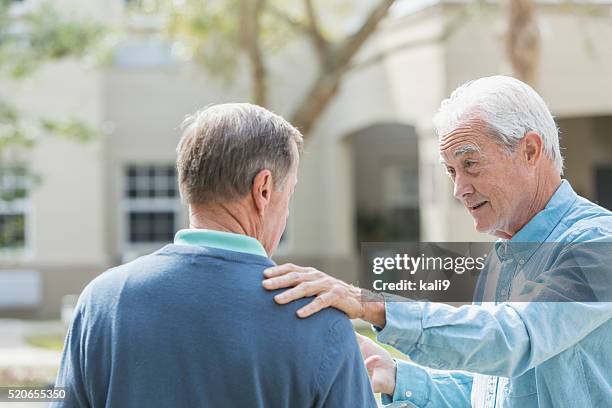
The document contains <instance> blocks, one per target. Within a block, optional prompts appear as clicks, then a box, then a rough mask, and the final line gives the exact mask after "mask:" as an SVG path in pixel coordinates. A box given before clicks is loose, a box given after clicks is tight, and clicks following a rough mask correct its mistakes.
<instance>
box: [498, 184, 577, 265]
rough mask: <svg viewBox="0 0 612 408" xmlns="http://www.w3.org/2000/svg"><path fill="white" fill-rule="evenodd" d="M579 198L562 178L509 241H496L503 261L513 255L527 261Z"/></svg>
mask: <svg viewBox="0 0 612 408" xmlns="http://www.w3.org/2000/svg"><path fill="white" fill-rule="evenodd" d="M577 198H578V195H577V194H576V193H575V192H574V190H573V189H572V186H571V185H570V183H569V182H568V181H567V180H562V181H561V184H560V185H559V187H558V188H557V190H556V191H555V193H554V194H553V195H552V197H551V198H550V200H548V203H547V204H546V207H544V209H543V210H542V211H540V212H539V213H537V214H536V215H535V216H534V217H533V218H532V219H531V220H530V221H529V222H528V223H527V224H525V225H524V226H523V228H521V229H520V230H519V231H518V232H517V233H516V234H515V235H514V236H513V237H512V238H511V239H510V240H509V241H507V240H498V241H497V242H496V243H495V251H496V252H497V255H498V256H499V258H500V260H502V261H503V260H505V259H508V258H509V257H510V256H513V257H515V258H517V257H520V258H521V259H522V260H523V261H524V262H525V261H526V260H527V259H528V258H529V257H531V255H532V254H533V252H534V251H535V250H536V249H537V248H538V247H539V245H535V244H537V243H539V244H541V243H542V242H545V241H546V239H547V238H548V237H549V235H550V234H551V233H552V231H553V229H554V228H555V227H556V226H557V225H558V224H559V222H560V221H561V219H562V218H563V216H564V215H565V213H567V211H568V210H569V208H570V207H571V206H572V205H573V204H574V202H575V201H576V199H577ZM508 244H510V245H508Z"/></svg>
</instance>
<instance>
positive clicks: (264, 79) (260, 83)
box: [240, 0, 268, 106]
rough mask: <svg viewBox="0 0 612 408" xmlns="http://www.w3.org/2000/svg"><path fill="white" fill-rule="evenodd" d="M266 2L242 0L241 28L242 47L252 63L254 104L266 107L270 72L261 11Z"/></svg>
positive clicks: (263, 0)
mask: <svg viewBox="0 0 612 408" xmlns="http://www.w3.org/2000/svg"><path fill="white" fill-rule="evenodd" d="M265 3H266V0H240V23H241V24H240V27H241V42H242V47H243V48H244V50H245V51H246V53H247V55H248V57H249V60H250V61H251V64H250V68H251V80H252V82H253V84H252V86H253V91H252V92H253V95H252V99H253V102H254V103H256V104H257V105H261V106H266V105H267V103H268V71H267V69H266V66H265V63H264V59H263V53H262V51H261V43H260V39H261V25H260V16H261V11H262V10H263V8H264V7H265Z"/></svg>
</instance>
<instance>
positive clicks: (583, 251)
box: [263, 76, 612, 408]
mask: <svg viewBox="0 0 612 408" xmlns="http://www.w3.org/2000/svg"><path fill="white" fill-rule="evenodd" d="M434 124H435V127H436V130H437V133H438V135H439V153H440V158H441V160H442V162H443V164H444V166H445V167H446V170H447V172H448V175H449V176H450V178H451V179H452V181H453V183H454V196H455V198H456V199H457V200H459V201H460V202H461V203H462V204H463V205H464V206H465V207H466V209H467V211H468V212H469V213H470V215H471V216H472V217H473V218H474V224H475V228H476V230H477V231H480V232H486V233H489V234H491V235H494V236H495V237H497V238H498V241H497V242H496V243H495V254H496V255H497V256H496V257H495V256H494V255H495V254H493V258H494V259H491V257H490V259H489V261H490V262H488V264H487V265H486V267H485V270H484V271H483V273H482V274H481V275H480V279H479V281H478V284H477V287H476V293H475V297H474V303H473V304H472V305H465V306H461V307H453V306H449V305H446V304H441V303H433V302H424V301H404V302H394V301H392V299H391V298H390V297H388V296H387V295H384V294H383V295H381V294H373V293H369V292H367V291H365V290H363V289H359V288H355V287H353V286H351V285H348V284H346V283H344V282H342V281H340V280H337V279H335V278H332V277H330V276H327V275H326V274H324V273H323V272H320V271H317V270H315V269H312V268H304V267H299V266H295V265H289V264H288V265H281V266H278V267H275V268H271V269H269V270H267V271H266V272H265V275H266V277H267V279H266V280H264V282H263V285H264V287H265V288H267V289H270V290H272V289H279V288H286V287H291V289H289V290H286V291H285V292H283V293H281V294H279V295H276V297H275V299H276V301H277V302H278V303H281V304H285V303H289V302H291V301H293V300H295V299H298V298H302V297H306V296H315V298H314V300H312V301H311V302H310V303H309V304H308V305H306V306H303V307H302V308H300V309H299V310H298V311H297V314H298V316H300V317H303V318H304V317H308V316H310V315H312V314H314V313H317V312H318V311H320V310H322V309H324V308H326V307H330V306H331V307H334V308H337V309H339V310H342V311H344V312H345V313H346V314H347V315H348V316H349V317H351V318H362V319H364V320H366V321H368V322H371V323H372V324H373V325H374V326H375V329H376V330H377V331H378V340H379V341H381V342H384V343H387V344H390V345H392V346H394V347H395V348H397V349H399V350H400V351H402V352H403V353H405V354H406V355H408V356H409V357H410V359H411V362H404V361H394V360H393V359H391V357H390V355H389V353H387V352H386V351H385V350H383V349H382V348H380V347H379V346H377V345H376V344H375V343H374V342H372V341H370V340H368V339H366V338H364V337H360V339H359V340H360V346H361V351H362V354H363V356H364V358H365V359H366V366H367V368H368V372H369V374H370V377H371V381H372V385H373V388H374V390H375V391H379V392H382V393H383V400H384V401H385V402H389V403H390V402H393V406H395V405H397V406H406V407H408V406H416V407H442V406H449V407H468V406H473V407H479V408H480V407H520V408H529V407H571V408H574V407H581V408H582V407H604V406H608V407H609V406H612V376H611V375H610V372H611V370H612V353H610V349H611V344H610V339H611V338H612V322H611V321H610V318H611V317H612V303H610V302H608V301H609V300H610V299H609V297H610V293H609V289H610V281H611V280H612V272H611V271H610V264H609V263H606V262H605V260H603V259H602V258H603V257H605V256H606V255H605V254H602V253H598V249H597V248H600V249H599V251H600V252H601V251H602V250H605V246H604V247H597V246H596V245H597V244H599V243H609V242H611V241H612V213H611V212H610V211H608V210H606V209H604V208H601V207H599V206H597V205H596V204H594V203H592V202H590V201H588V200H586V199H584V198H582V197H580V196H578V195H577V194H576V193H575V192H574V191H573V189H572V187H571V186H570V184H569V182H568V181H567V180H563V179H562V174H563V158H562V156H561V152H560V148H559V137H558V131H557V127H556V125H555V122H554V120H553V117H552V115H551V113H550V111H549V109H548V107H547V106H546V104H545V103H544V101H543V100H542V98H541V97H540V96H539V95H538V94H537V93H536V92H535V91H534V90H533V89H532V88H530V87H529V86H528V85H526V84H524V83H522V82H521V81H519V80H516V79H513V78H510V77H505V76H493V77H487V78H481V79H478V80H475V81H472V82H468V83H466V84H465V85H462V86H461V87H459V88H458V89H457V90H455V91H454V92H453V93H452V95H451V96H450V98H449V99H447V100H445V101H444V102H442V105H441V107H440V110H439V112H438V114H437V115H436V117H435V119H434ZM546 243H551V244H546ZM514 244H521V245H519V246H518V249H517V248H516V246H514V247H513V245H514ZM551 245H556V247H555V249H554V250H553V249H551ZM581 245H582V246H581ZM602 248H603V249H602ZM608 248H609V246H608ZM570 249H571V250H572V251H573V253H571V254H570V253H569V250H570ZM551 254H553V255H552V256H551ZM602 255H603V256H602ZM608 258H609V254H608ZM576 277H579V279H578V280H580V279H582V280H585V281H589V280H591V279H596V278H597V279H599V281H598V282H599V283H600V285H599V286H597V287H595V286H592V287H590V288H589V289H592V290H593V291H594V292H598V291H599V292H598V295H599V296H592V297H588V296H587V297H584V296H577V293H575V292H573V291H574V290H575V286H574V285H573V284H572V282H573V281H574V280H575V279H576ZM568 282H569V283H568ZM521 291H527V292H528V295H529V296H528V297H527V299H528V300H530V301H523V302H513V300H515V299H516V298H515V297H511V296H512V295H513V294H514V295H516V293H517V292H519V295H521ZM602 292H603V294H602ZM519 298H520V297H519ZM372 299H374V300H372ZM597 300H598V301H597Z"/></svg>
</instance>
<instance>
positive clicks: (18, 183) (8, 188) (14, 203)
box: [0, 167, 31, 249]
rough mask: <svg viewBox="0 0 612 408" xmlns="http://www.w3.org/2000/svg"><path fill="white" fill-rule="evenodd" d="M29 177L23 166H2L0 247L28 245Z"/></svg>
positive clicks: (0, 173)
mask: <svg viewBox="0 0 612 408" xmlns="http://www.w3.org/2000/svg"><path fill="white" fill-rule="evenodd" d="M29 177H31V175H29V174H28V172H27V171H26V169H25V168H23V167H5V168H0V249H21V248H24V247H25V246H26V238H27V237H26V236H27V234H26V223H27V216H26V213H27V208H28V204H29V203H28V201H29V200H28V184H29V183H28V179H29Z"/></svg>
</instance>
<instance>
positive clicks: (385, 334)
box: [373, 295, 423, 354]
mask: <svg viewBox="0 0 612 408" xmlns="http://www.w3.org/2000/svg"><path fill="white" fill-rule="evenodd" d="M383 296H384V297H385V320H386V324H385V327H384V328H383V329H381V328H380V327H375V326H373V329H374V331H375V332H377V336H376V339H377V340H378V341H379V342H381V343H385V344H388V345H390V346H393V347H395V348H397V349H398V350H400V351H401V352H402V353H404V354H408V353H409V352H410V351H411V350H412V348H413V347H414V345H415V344H416V343H417V341H418V339H419V338H420V337H421V333H422V332H423V325H422V317H423V309H422V305H421V303H420V302H413V301H406V300H402V301H399V300H393V298H392V297H387V295H383Z"/></svg>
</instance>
